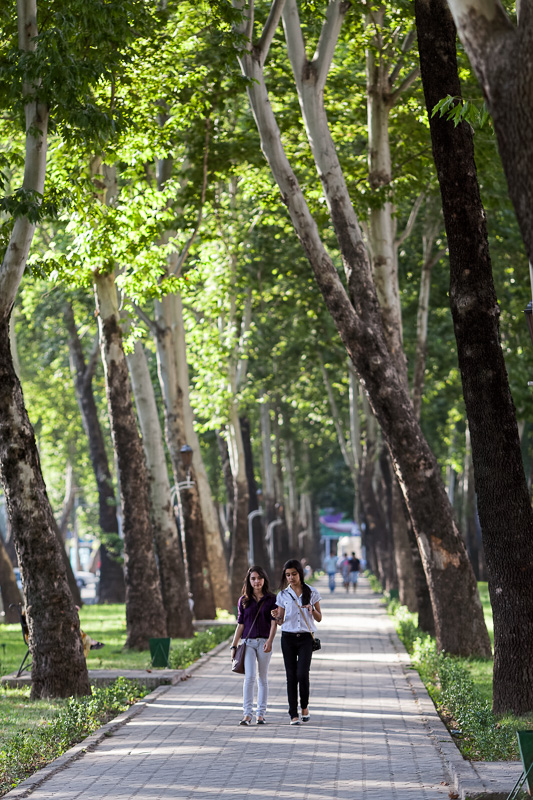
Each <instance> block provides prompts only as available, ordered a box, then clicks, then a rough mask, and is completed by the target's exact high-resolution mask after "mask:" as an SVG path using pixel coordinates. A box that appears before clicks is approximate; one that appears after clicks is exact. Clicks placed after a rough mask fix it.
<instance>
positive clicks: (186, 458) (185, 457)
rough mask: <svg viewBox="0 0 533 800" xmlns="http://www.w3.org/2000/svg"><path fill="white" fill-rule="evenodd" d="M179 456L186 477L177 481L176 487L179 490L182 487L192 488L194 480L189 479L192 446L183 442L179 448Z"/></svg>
mask: <svg viewBox="0 0 533 800" xmlns="http://www.w3.org/2000/svg"><path fill="white" fill-rule="evenodd" d="M180 456H181V464H182V467H183V468H184V470H185V471H186V475H187V478H186V479H185V480H184V481H180V482H179V483H178V489H179V491H181V490H182V489H192V487H193V486H194V481H191V466H192V447H191V446H190V445H188V444H184V445H183V447H181V448H180Z"/></svg>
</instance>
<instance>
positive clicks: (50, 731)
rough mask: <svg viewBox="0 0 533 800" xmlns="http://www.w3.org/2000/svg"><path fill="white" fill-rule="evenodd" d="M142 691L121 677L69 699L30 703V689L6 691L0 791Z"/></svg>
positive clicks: (0, 705)
mask: <svg viewBox="0 0 533 800" xmlns="http://www.w3.org/2000/svg"><path fill="white" fill-rule="evenodd" d="M146 694H147V690H146V689H145V688H144V687H142V686H140V685H138V684H136V683H135V682H132V681H127V680H124V679H123V678H118V679H117V681H115V683H114V684H112V685H111V686H106V687H100V688H98V689H93V694H92V696H90V697H80V698H70V699H68V700H49V701H44V700H40V701H34V702H31V701H30V700H29V690H28V692H25V691H23V692H21V691H18V690H17V691H15V690H9V689H8V690H7V691H5V692H4V693H3V694H2V697H1V699H0V722H1V728H0V796H1V795H3V794H6V792H9V791H10V790H11V789H12V788H14V787H15V786H17V784H19V783H20V782H21V781H23V780H24V779H25V778H27V777H28V776H29V775H32V774H33V773H34V772H36V771H37V770H38V769H40V768H41V767H43V766H45V765H46V764H48V763H49V762H50V761H52V760H53V759H54V758H57V757H58V756H60V755H62V754H63V753H65V752H66V751H67V750H68V749H69V748H70V747H72V745H74V744H76V743H77V742H80V741H82V740H83V739H84V738H85V737H87V736H89V735H90V734H91V733H94V732H95V731H96V730H97V729H98V728H99V727H101V725H103V724H104V723H106V722H108V721H109V720H111V719H113V718H114V717H116V716H117V715H118V714H120V713H121V712H122V711H124V710H125V709H126V708H128V707H129V706H130V705H132V703H134V702H136V701H137V700H139V699H140V698H141V697H143V696H144V695H146Z"/></svg>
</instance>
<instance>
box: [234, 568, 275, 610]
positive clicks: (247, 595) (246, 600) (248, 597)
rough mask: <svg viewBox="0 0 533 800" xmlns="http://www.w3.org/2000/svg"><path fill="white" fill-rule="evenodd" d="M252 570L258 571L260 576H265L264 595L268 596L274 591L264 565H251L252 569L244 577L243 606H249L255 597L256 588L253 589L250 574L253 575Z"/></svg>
mask: <svg viewBox="0 0 533 800" xmlns="http://www.w3.org/2000/svg"><path fill="white" fill-rule="evenodd" d="M252 572H257V574H258V575H259V577H260V578H263V580H264V584H263V597H266V596H267V595H269V594H270V595H271V594H272V592H271V591H270V586H269V583H268V575H267V574H266V572H265V570H264V569H263V567H258V566H255V567H250V569H249V570H248V572H247V573H246V578H245V579H244V583H243V586H242V589H241V593H242V605H243V608H246V607H247V606H249V605H250V603H251V602H252V600H254V599H255V598H254V590H253V587H252V584H251V582H250V576H251V574H252Z"/></svg>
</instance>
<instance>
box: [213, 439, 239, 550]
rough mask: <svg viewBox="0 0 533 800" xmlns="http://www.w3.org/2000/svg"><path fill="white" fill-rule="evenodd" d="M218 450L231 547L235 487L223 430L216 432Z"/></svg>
mask: <svg viewBox="0 0 533 800" xmlns="http://www.w3.org/2000/svg"><path fill="white" fill-rule="evenodd" d="M216 437H217V444H218V452H219V453H220V464H221V466H222V476H223V478H224V486H225V488H226V500H227V502H226V524H227V526H228V530H229V532H230V548H231V539H232V537H233V520H234V516H235V512H234V508H235V487H234V485H233V475H232V474H231V464H230V461H229V450H228V443H227V441H226V438H225V436H224V432H223V431H217V432H216Z"/></svg>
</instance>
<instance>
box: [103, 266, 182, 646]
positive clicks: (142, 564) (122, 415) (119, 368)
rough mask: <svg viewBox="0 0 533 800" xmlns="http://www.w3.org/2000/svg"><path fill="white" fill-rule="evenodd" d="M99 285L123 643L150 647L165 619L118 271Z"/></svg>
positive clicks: (160, 634)
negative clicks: (118, 523) (116, 483)
mask: <svg viewBox="0 0 533 800" xmlns="http://www.w3.org/2000/svg"><path fill="white" fill-rule="evenodd" d="M95 288H96V302H97V311H98V319H99V327H100V343H101V349H102V361H103V364H104V371H105V377H106V392H107V402H108V409H109V417H110V420H111V432H112V435H113V444H114V447H115V451H116V454H117V460H118V469H119V474H120V495H121V505H122V520H123V523H122V525H123V533H124V551H125V558H124V561H125V581H126V633H127V636H126V645H125V646H126V647H128V648H131V649H136V650H146V649H148V644H149V639H150V638H151V637H154V638H160V637H164V636H166V617H165V611H164V608H163V602H162V598H161V589H160V585H159V575H158V572H157V567H156V563H155V555H154V547H153V538H154V537H153V528H152V523H151V519H150V499H149V495H148V475H147V472H146V462H145V458H144V452H143V449H142V443H141V440H140V437H139V431H138V429H137V422H136V419H135V413H134V410H133V403H132V399H131V385H130V381H129V377H128V367H127V364H126V358H125V355H124V349H123V346H122V331H121V329H120V321H119V313H118V300H117V292H116V287H115V279H114V275H113V274H110V275H101V274H97V275H96V276H95Z"/></svg>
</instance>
